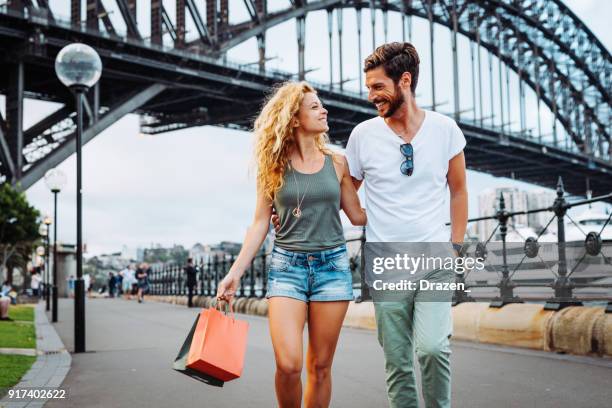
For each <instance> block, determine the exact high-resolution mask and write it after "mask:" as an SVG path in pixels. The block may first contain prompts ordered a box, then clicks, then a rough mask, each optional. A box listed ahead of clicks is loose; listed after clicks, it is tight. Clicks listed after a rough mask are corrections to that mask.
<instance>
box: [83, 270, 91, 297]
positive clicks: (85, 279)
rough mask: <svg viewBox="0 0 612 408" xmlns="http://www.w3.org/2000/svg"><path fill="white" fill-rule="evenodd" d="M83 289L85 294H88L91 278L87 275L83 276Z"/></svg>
mask: <svg viewBox="0 0 612 408" xmlns="http://www.w3.org/2000/svg"><path fill="white" fill-rule="evenodd" d="M83 287H84V289H85V294H86V295H88V294H89V288H90V287H91V276H89V274H88V273H86V274H84V275H83Z"/></svg>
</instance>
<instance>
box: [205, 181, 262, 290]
mask: <svg viewBox="0 0 612 408" xmlns="http://www.w3.org/2000/svg"><path fill="white" fill-rule="evenodd" d="M271 215H272V202H271V201H270V199H268V198H267V197H266V196H265V194H264V193H263V192H262V191H261V190H260V189H258V192H257V204H256V207H255V216H254V218H253V223H252V224H251V226H250V227H249V229H248V230H247V233H246V236H245V238H244V242H243V244H242V249H240V253H239V254H238V257H237V258H236V260H235V261H234V264H233V265H232V267H231V268H230V270H229V272H228V274H227V276H226V277H225V278H224V279H223V281H221V282H220V283H219V288H218V289H217V297H218V298H219V299H223V300H230V299H231V298H232V297H233V296H234V293H235V292H236V289H237V288H238V285H239V283H240V278H241V277H242V275H243V274H244V272H245V271H246V270H247V269H248V268H249V267H250V265H251V261H252V260H253V258H254V257H255V254H257V251H259V248H260V247H261V244H262V243H263V241H264V239H265V238H266V235H267V233H268V228H269V226H270V216H271Z"/></svg>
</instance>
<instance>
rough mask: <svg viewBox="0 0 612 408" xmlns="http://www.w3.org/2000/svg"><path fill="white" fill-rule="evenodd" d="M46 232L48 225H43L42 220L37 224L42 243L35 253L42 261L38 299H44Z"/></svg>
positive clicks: (47, 232) (46, 254) (46, 255)
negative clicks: (42, 239)
mask: <svg viewBox="0 0 612 408" xmlns="http://www.w3.org/2000/svg"><path fill="white" fill-rule="evenodd" d="M48 234H49V227H48V226H47V225H45V224H44V222H43V223H42V224H40V225H39V226H38V235H40V236H41V237H43V238H44V245H41V246H39V247H38V248H36V254H37V255H38V256H39V257H40V258H41V261H42V264H41V265H39V266H41V267H42V269H41V278H42V282H39V283H38V291H39V292H38V293H39V296H38V299H37V300H40V299H41V298H42V299H44V296H45V294H44V293H45V292H44V288H45V274H46V273H47V257H48V252H47V236H48ZM41 287H42V290H41Z"/></svg>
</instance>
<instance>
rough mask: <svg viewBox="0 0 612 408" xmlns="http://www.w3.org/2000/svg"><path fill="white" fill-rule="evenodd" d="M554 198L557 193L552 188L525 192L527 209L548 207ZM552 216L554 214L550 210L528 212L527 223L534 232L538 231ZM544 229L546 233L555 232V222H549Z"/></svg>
mask: <svg viewBox="0 0 612 408" xmlns="http://www.w3.org/2000/svg"><path fill="white" fill-rule="evenodd" d="M556 198H557V194H556V192H554V191H552V190H546V189H540V190H536V191H530V192H528V193H527V209H528V210H537V209H539V208H546V207H550V206H552V205H553V203H554V202H555V199H556ZM553 216H554V214H553V213H551V212H550V211H542V212H538V213H534V214H528V215H527V225H528V226H529V227H531V228H533V229H534V230H535V232H537V233H539V232H540V231H541V230H542V228H544V227H546V225H547V224H548V223H549V222H550V220H551V218H552V217H553ZM546 230H547V232H548V233H555V234H556V232H557V223H556V222H555V221H553V222H551V223H550V225H549V226H548V228H547V229H546Z"/></svg>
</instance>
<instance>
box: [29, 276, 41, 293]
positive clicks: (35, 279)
mask: <svg viewBox="0 0 612 408" xmlns="http://www.w3.org/2000/svg"><path fill="white" fill-rule="evenodd" d="M31 279H32V280H31V282H30V287H31V288H32V289H38V288H39V287H40V282H41V281H42V278H41V277H40V275H39V274H37V273H35V274H34V275H32V278H31Z"/></svg>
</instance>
